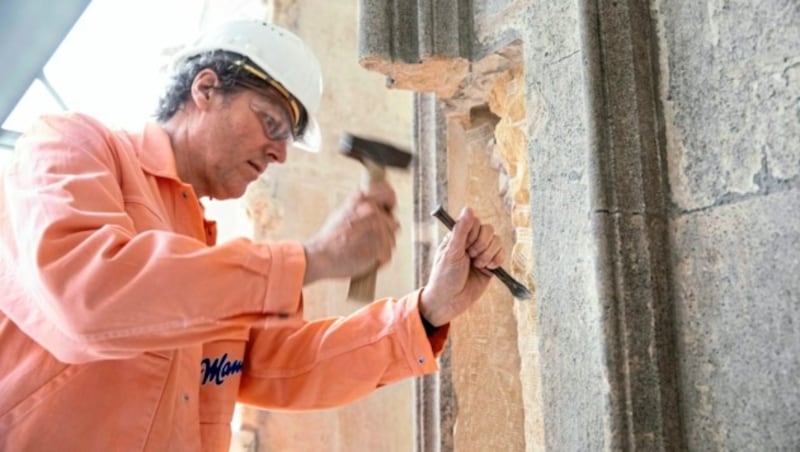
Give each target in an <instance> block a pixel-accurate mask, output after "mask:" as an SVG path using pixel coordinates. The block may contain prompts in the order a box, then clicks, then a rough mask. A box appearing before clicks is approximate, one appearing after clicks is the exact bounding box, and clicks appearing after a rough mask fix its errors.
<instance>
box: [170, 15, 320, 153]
mask: <svg viewBox="0 0 800 452" xmlns="http://www.w3.org/2000/svg"><path fill="white" fill-rule="evenodd" d="M213 50H225V51H229V52H234V53H238V54H240V55H242V56H245V57H247V58H248V59H249V60H250V61H252V62H253V63H255V64H256V65H258V69H260V70H261V71H263V72H265V73H266V75H267V76H268V78H270V79H272V80H274V81H276V82H278V83H279V84H280V85H282V86H283V88H285V91H288V92H289V93H290V94H291V95H292V96H293V97H294V98H295V99H296V100H297V101H298V102H299V103H300V104H301V105H302V107H303V108H304V109H305V111H306V115H307V121H308V122H307V124H306V127H305V129H304V132H303V134H302V136H300V137H297V140H296V141H295V145H297V146H298V147H301V148H303V149H307V150H310V151H317V150H319V145H320V141H321V140H320V134H319V124H318V123H317V120H316V113H317V109H318V108H319V103H320V100H321V99H322V70H321V68H320V65H319V61H318V60H317V57H316V56H315V55H314V53H313V52H312V51H311V49H310V48H309V47H308V46H307V45H306V44H305V43H304V42H303V41H302V40H301V39H300V38H299V37H298V36H297V35H295V34H294V33H292V32H290V31H288V30H286V29H283V28H281V27H278V26H276V25H273V24H270V23H268V22H264V21H262V20H253V19H240V20H235V21H231V22H227V23H225V24H223V25H221V26H219V27H216V28H213V29H211V30H208V31H206V32H204V33H203V34H202V35H201V36H200V37H198V38H197V40H195V41H194V42H193V43H191V44H190V45H189V46H188V47H187V48H185V49H183V50H182V51H181V52H179V53H178V54H177V55H176V57H175V60H174V62H173V66H174V67H177V66H178V65H180V64H181V63H183V62H185V61H186V60H188V59H189V58H191V57H194V56H197V55H199V54H201V53H205V52H210V51H213ZM247 69H248V70H250V71H251V72H252V73H253V74H254V75H258V76H261V75H260V74H256V73H255V72H253V71H252V68H251V67H247ZM279 91H282V90H281V89H280V87H279Z"/></svg>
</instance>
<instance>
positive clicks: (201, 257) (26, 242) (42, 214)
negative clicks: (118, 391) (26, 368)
mask: <svg viewBox="0 0 800 452" xmlns="http://www.w3.org/2000/svg"><path fill="white" fill-rule="evenodd" d="M53 121H55V122H53ZM58 121H64V120H63V119H60V120H51V122H50V123H43V124H40V125H39V126H38V130H36V133H35V134H31V135H30V137H29V138H23V141H22V142H21V144H20V145H19V146H18V149H17V154H16V156H15V160H14V162H13V163H12V164H11V165H10V166H9V168H8V170H7V173H6V175H5V178H4V181H3V188H4V190H3V193H2V195H3V196H2V200H1V201H0V204H2V205H1V206H0V223H2V226H0V227H2V231H0V232H2V235H3V237H2V247H1V248H2V250H1V252H2V256H0V257H2V259H3V261H2V268H1V269H0V287H2V288H4V289H5V290H6V293H5V294H4V296H3V297H2V301H0V306H1V307H2V310H3V312H4V313H5V314H6V315H8V316H9V318H11V319H12V320H13V321H14V322H15V323H16V324H17V325H18V326H19V327H20V328H21V329H22V330H23V331H25V332H26V334H28V335H29V336H31V337H32V338H33V339H34V340H36V341H37V342H38V343H39V344H41V345H42V346H44V347H45V348H47V349H48V350H49V351H50V352H51V353H53V354H54V355H55V356H56V357H57V358H59V359H60V360H62V361H65V362H73V363H77V362H85V361H90V360H96V359H113V358H127V357H131V356H135V355H136V354H138V353H141V352H143V351H147V350H165V349H174V348H178V347H181V346H186V345H189V344H196V343H200V342H206V341H211V340H215V339H221V338H231V337H232V335H233V336H234V337H238V336H243V337H245V338H246V337H247V334H248V331H249V328H250V327H252V326H253V325H262V324H264V322H265V321H270V319H273V318H281V319H287V318H288V319H290V320H291V319H293V318H296V317H298V315H299V314H298V310H299V306H300V299H301V290H302V281H303V275H304V272H305V256H304V252H303V248H302V245H300V244H299V243H293V242H285V243H273V244H255V243H252V242H250V241H248V240H245V239H240V240H234V241H231V242H229V243H226V244H222V245H218V246H208V245H207V244H206V243H205V242H203V241H200V240H197V239H195V238H192V237H189V236H186V235H181V234H177V233H174V232H171V231H166V230H148V231H144V232H137V231H136V228H135V225H134V223H133V220H132V218H131V217H130V216H128V214H127V213H126V210H125V201H126V200H124V199H123V197H122V193H121V189H120V182H119V181H118V177H119V171H118V168H117V165H119V161H118V157H119V156H117V155H115V154H114V152H113V150H112V148H111V147H110V146H109V144H108V143H109V139H110V138H109V136H107V135H104V129H101V128H100V127H99V126H97V125H93V124H92V123H88V122H86V121H76V120H73V121H72V122H69V121H67V124H64V123H61V122H58ZM297 321H299V319H298V320H297Z"/></svg>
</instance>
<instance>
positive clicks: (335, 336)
mask: <svg viewBox="0 0 800 452" xmlns="http://www.w3.org/2000/svg"><path fill="white" fill-rule="evenodd" d="M419 294H420V291H419V290H418V291H415V292H414V293H412V294H410V295H408V296H406V297H404V298H401V299H399V300H396V299H383V300H379V301H376V302H373V303H371V304H369V305H367V306H365V307H363V308H361V309H360V310H358V311H356V312H355V313H353V314H352V315H350V316H348V317H339V318H331V319H324V320H318V321H312V322H308V323H306V324H304V325H302V326H291V325H284V326H281V325H278V324H274V325H273V326H270V327H267V328H263V329H254V330H253V331H252V332H251V335H250V341H249V342H248V345H247V351H246V353H245V364H244V373H243V375H242V381H241V386H240V391H239V400H240V401H241V402H243V403H246V404H250V405H255V406H258V407H261V408H267V409H289V410H308V409H323V408H330V407H335V406H341V405H344V404H347V403H350V402H353V401H355V400H357V399H359V398H362V397H364V396H366V395H368V394H370V393H371V392H373V391H374V390H375V389H376V388H378V387H381V386H384V385H386V384H389V383H392V382H395V381H397V380H400V379H403V378H407V377H413V376H419V375H424V374H428V373H432V372H435V371H436V370H437V363H436V357H437V356H438V355H439V354H440V353H441V351H442V349H443V348H444V345H445V340H446V338H447V333H448V328H449V325H446V326H443V327H441V328H439V330H437V331H436V332H435V333H434V334H433V335H432V336H431V337H430V338H428V337H427V336H426V335H425V330H424V328H423V326H422V322H421V320H420V316H419V310H418V308H417V303H418V300H419Z"/></svg>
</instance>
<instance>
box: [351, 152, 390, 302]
mask: <svg viewBox="0 0 800 452" xmlns="http://www.w3.org/2000/svg"><path fill="white" fill-rule="evenodd" d="M361 163H363V164H364V167H365V168H366V169H365V171H364V176H363V179H362V186H363V189H364V190H367V189H368V188H369V186H370V184H373V183H375V182H381V181H383V180H384V179H386V168H385V167H384V166H382V165H379V164H377V163H375V162H373V161H372V160H369V159H364V160H362V162H361ZM377 275H378V267H377V266H376V267H374V268H372V270H370V271H368V272H366V273H364V274H363V275H361V276H356V277H353V278H351V279H350V288H349V289H348V291H347V297H348V298H350V299H351V300H357V301H373V300H374V299H375V282H376V277H377Z"/></svg>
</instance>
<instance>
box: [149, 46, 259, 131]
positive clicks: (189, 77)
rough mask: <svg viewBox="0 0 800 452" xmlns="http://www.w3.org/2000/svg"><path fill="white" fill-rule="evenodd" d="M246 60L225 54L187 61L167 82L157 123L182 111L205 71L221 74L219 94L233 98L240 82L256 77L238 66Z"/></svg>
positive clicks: (215, 54) (202, 56)
mask: <svg viewBox="0 0 800 452" xmlns="http://www.w3.org/2000/svg"><path fill="white" fill-rule="evenodd" d="M242 60H247V58H246V57H244V56H242V55H240V54H238V53H234V52H228V51H224V50H214V51H211V52H206V53H201V54H199V55H197V56H195V57H192V58H190V59H188V60H186V62H185V63H183V64H182V65H181V66H180V67H178V68H177V69H176V70H175V71H174V72H173V74H172V75H171V77H170V79H169V81H168V82H167V84H166V87H165V90H164V94H163V95H162V96H161V98H160V99H159V101H158V107H157V108H156V112H155V117H156V120H157V121H158V122H166V121H168V120H169V119H170V118H172V116H174V115H175V113H176V112H177V111H178V110H180V108H181V106H182V105H183V103H184V102H186V100H187V99H188V98H189V93H190V92H191V90H192V82H193V81H194V78H195V77H196V76H197V74H198V73H199V72H200V71H202V70H203V69H211V70H212V71H214V72H215V73H216V74H217V77H219V86H217V87H216V90H218V91H220V92H221V93H223V94H231V93H234V92H236V91H239V90H241V89H242V88H241V87H240V86H239V85H237V81H239V80H242V79H247V78H251V77H252V76H251V75H250V74H249V73H248V72H247V71H245V70H244V69H242V67H241V65H237V64H235V63H236V62H238V61H242Z"/></svg>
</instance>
